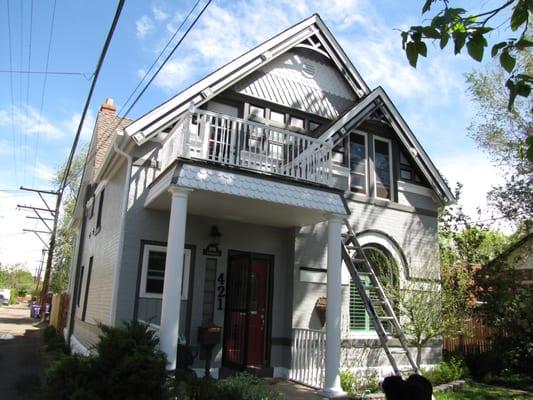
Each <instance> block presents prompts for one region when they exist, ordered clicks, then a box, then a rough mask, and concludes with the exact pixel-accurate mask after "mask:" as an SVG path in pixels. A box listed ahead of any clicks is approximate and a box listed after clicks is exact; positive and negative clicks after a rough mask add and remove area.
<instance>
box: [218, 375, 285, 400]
mask: <svg viewBox="0 0 533 400" xmlns="http://www.w3.org/2000/svg"><path fill="white" fill-rule="evenodd" d="M216 386H217V390H218V391H219V393H220V396H221V397H220V398H219V399H220V400H276V399H279V398H280V394H279V393H278V392H276V391H274V390H273V389H272V388H271V387H269V386H268V384H267V383H266V381H265V380H264V379H261V378H258V377H256V376H253V375H250V374H247V373H245V372H243V373H240V374H237V375H235V376H234V377H231V378H228V379H222V380H220V381H218V382H217V385H216Z"/></svg>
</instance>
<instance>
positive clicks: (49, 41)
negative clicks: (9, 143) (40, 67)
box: [32, 0, 57, 183]
mask: <svg viewBox="0 0 533 400" xmlns="http://www.w3.org/2000/svg"><path fill="white" fill-rule="evenodd" d="M56 5H57V0H54V6H53V9H52V21H51V22H50V36H49V37H48V51H47V53H46V65H45V75H44V80H43V89H42V90H41V105H40V107H39V129H37V137H36V139H35V150H34V153H33V160H34V161H33V170H34V173H33V179H32V183H33V182H35V175H36V174H37V169H36V167H37V158H38V157H37V155H38V149H39V141H40V139H41V134H40V133H41V126H42V123H43V107H44V95H45V92H46V83H47V80H48V65H49V62H50V49H51V48H52V37H53V34H54V23H55V18H56Z"/></svg>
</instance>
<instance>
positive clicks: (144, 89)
mask: <svg viewBox="0 0 533 400" xmlns="http://www.w3.org/2000/svg"><path fill="white" fill-rule="evenodd" d="M212 1H213V0H209V1H208V2H207V3H206V4H205V5H204V7H203V8H202V10H201V11H200V13H199V14H198V15H197V16H196V17H195V18H194V21H192V24H191V25H189V27H188V28H187V30H186V31H185V33H184V34H183V35H182V36H181V38H180V40H178V43H176V45H175V46H174V48H173V49H172V51H171V52H170V53H169V54H168V55H167V57H166V58H165V60H164V61H163V63H162V64H161V65H160V66H159V68H158V69H157V71H156V72H155V74H154V75H152V77H151V78H150V80H149V81H148V83H147V84H146V85H145V86H144V88H143V89H142V90H141V92H140V93H139V94H138V95H137V97H136V98H135V100H134V101H133V103H132V104H131V105H130V106H129V107H128V109H127V110H126V112H125V113H124V116H126V115H128V114H129V112H130V111H131V110H132V108H133V107H134V106H135V104H137V102H138V101H139V99H140V98H141V96H142V95H143V94H144V92H146V90H147V89H148V87H149V86H150V85H151V83H152V82H153V81H154V79H155V78H156V76H157V75H158V74H159V72H161V70H162V69H163V67H164V66H165V64H166V63H167V62H168V60H169V59H170V57H172V55H173V54H174V53H175V52H176V50H177V49H178V47H179V45H180V44H181V43H182V42H183V40H184V39H185V38H186V37H187V35H188V34H189V32H190V31H191V29H192V28H193V27H194V25H195V24H196V22H198V20H199V19H200V17H201V16H202V14H203V13H204V11H205V10H206V9H207V7H209V5H210V4H211V2H212ZM124 116H123V117H122V119H121V121H120V122H119V123H118V124H117V126H116V128H118V126H119V125H120V123H121V122H122V120H123V119H124ZM116 128H115V129H116Z"/></svg>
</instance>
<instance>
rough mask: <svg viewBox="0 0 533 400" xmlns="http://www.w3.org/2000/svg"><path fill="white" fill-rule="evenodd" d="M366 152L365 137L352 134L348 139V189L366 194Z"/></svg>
mask: <svg viewBox="0 0 533 400" xmlns="http://www.w3.org/2000/svg"><path fill="white" fill-rule="evenodd" d="M366 171H367V152H366V135H363V134H359V133H352V134H351V137H350V188H351V189H352V191H353V192H357V193H365V194H366V180H367V178H366Z"/></svg>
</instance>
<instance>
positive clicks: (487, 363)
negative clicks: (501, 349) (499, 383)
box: [465, 351, 504, 379]
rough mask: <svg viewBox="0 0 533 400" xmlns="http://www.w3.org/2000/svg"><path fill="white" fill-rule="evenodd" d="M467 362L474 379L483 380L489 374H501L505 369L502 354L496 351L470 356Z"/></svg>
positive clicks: (467, 357)
mask: <svg viewBox="0 0 533 400" xmlns="http://www.w3.org/2000/svg"><path fill="white" fill-rule="evenodd" d="M465 361H466V364H467V365H468V368H469V369H470V371H472V377H474V378H476V379H482V378H484V377H485V376H486V375H487V374H489V373H492V374H496V375H497V374H500V373H501V372H502V371H503V369H504V363H503V359H502V354H500V353H497V352H496V351H489V352H486V353H476V354H468V355H466V356H465Z"/></svg>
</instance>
